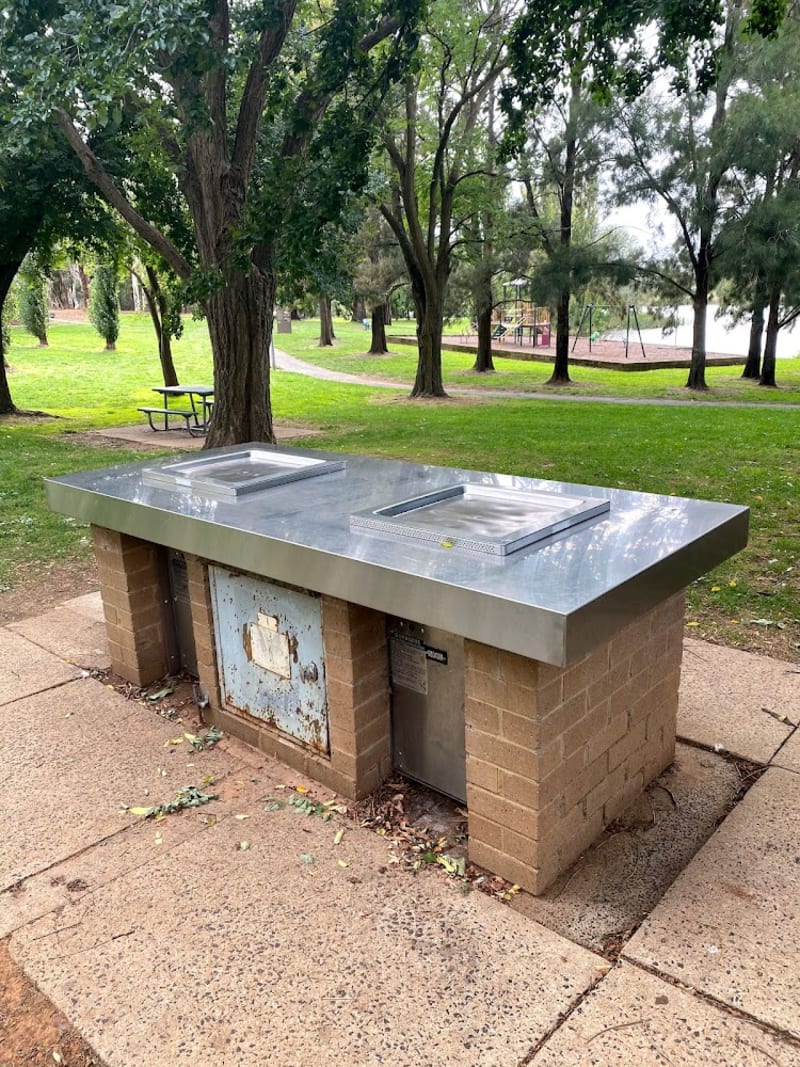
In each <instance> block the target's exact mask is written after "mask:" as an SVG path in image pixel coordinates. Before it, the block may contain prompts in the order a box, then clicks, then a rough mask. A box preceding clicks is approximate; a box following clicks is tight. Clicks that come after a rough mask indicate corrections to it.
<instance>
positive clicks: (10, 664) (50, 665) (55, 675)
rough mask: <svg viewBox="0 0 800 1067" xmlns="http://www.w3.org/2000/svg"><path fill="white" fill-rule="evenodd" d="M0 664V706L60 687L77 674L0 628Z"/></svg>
mask: <svg viewBox="0 0 800 1067" xmlns="http://www.w3.org/2000/svg"><path fill="white" fill-rule="evenodd" d="M0 663H2V664H3V670H2V672H0V707H2V705H4V704H9V703H11V701H13V700H19V699H20V698H21V697H27V696H30V695H31V694H32V693H41V692H42V691H44V690H46V689H52V688H53V686H56V685H63V683H64V682H69V681H71V680H72V679H73V678H76V677H78V675H79V673H80V672H79V671H78V670H77V668H75V667H74V666H72V664H69V663H64V661H63V660H61V659H59V658H58V656H54V655H53V654H52V653H51V652H46V651H45V650H44V649H43V648H40V647H39V646H38V645H35V644H33V643H32V642H31V641H28V640H27V638H25V637H22V636H21V635H20V634H15V633H11V631H10V630H8V629H5V628H0ZM3 721H4V713H3V712H2V711H0V722H3Z"/></svg>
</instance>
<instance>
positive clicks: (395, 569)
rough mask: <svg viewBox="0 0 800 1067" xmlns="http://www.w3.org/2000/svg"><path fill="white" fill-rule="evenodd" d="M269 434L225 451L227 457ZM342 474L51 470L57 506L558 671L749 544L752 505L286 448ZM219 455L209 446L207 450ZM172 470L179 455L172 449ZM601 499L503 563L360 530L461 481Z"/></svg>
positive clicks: (51, 495) (49, 485)
mask: <svg viewBox="0 0 800 1067" xmlns="http://www.w3.org/2000/svg"><path fill="white" fill-rule="evenodd" d="M264 447H269V446H264V445H262V444H258V445H256V444H252V445H240V446H237V447H236V448H226V449H217V450H215V454H219V455H224V454H226V453H229V452H234V451H239V450H241V449H243V448H260V449H263V448H264ZM277 451H280V452H286V453H290V454H292V455H304V456H309V455H313V456H319V457H321V458H326V459H342V458H344V459H345V460H346V466H345V469H344V470H341V471H338V472H334V473H330V474H324V475H320V476H319V477H316V478H309V479H307V480H303V481H298V482H294V483H291V484H288V485H279V486H275V487H274V488H270V489H266V490H264V491H263V492H259V493H253V494H248V495H247V496H246V497H240V498H238V499H236V498H227V499H220V498H216V499H215V498H213V497H211V496H208V495H203V494H201V493H198V492H193V493H191V494H190V493H189V492H188V491H187V490H185V489H171V488H162V487H157V486H151V485H145V484H144V482H143V480H142V469H143V468H144V467H151V468H152V467H153V466H155V465H157V461H156V463H154V461H153V460H149V461H146V462H143V463H137V464H133V465H129V466H121V467H110V468H106V469H104V470H95V471H86V472H82V473H78V474H70V475H64V476H62V477H58V478H48V479H46V480H45V481H46V491H47V499H48V503H49V505H50V507H51V508H52V509H53V510H54V511H57V512H61V513H62V514H65V515H70V516H73V517H75V518H78V519H81V520H83V521H85V522H90V523H93V524H94V525H96V526H104V527H107V528H109V529H112V530H119V531H121V532H123V533H127V534H131V535H132V536H134V537H139V538H141V539H143V540H146V541H152V542H155V543H157V544H160V545H167V546H170V547H172V548H177V549H180V550H182V551H184V552H192V553H195V554H197V555H199V556H202V557H204V558H206V559H209V560H213V561H214V562H217V563H222V564H226V565H228V566H230V567H233V568H237V569H240V570H243V571H251V572H253V573H255V574H260V575H264V576H265V577H268V578H273V579H276V580H278V581H283V582H288V583H291V584H293V585H297V586H300V587H302V588H305V589H311V590H314V591H316V592H320V593H327V594H329V595H330V596H335V597H340V598H342V599H344V600H350V601H352V602H354V603H357V604H364V605H366V606H368V607H372V608H376V609H378V610H380V611H384V612H386V613H387V614H393V615H399V616H402V617H404V618H408V619H412V620H414V621H416V622H421V623H426V624H428V625H429V626H438V627H441V628H442V629H445V630H449V631H451V632H453V633H457V634H461V635H463V636H464V637H469V638H473V639H475V640H477V641H482V642H484V643H486V644H489V645H494V646H496V647H498V648H503V649H507V650H509V651H511V652H517V653H519V654H521V655H524V656H530V657H531V658H533V659H538V660H542V661H544V662H545V663H552V664H555V665H558V666H564V665H566V664H568V663H570V662H573V661H574V660H575V659H577V658H579V657H580V656H581V655H583V654H584V653H585V652H588V651H589V650H591V649H592V648H593V647H594V646H595V645H597V644H599V643H600V642H601V641H605V640H608V638H609V637H611V636H612V635H613V634H614V633H615V632H616V631H617V630H619V629H621V628H622V627H623V626H625V625H626V624H627V623H628V622H630V621H631V620H632V619H634V618H635V617H636V616H637V615H640V614H642V613H643V612H645V611H647V610H649V609H650V608H652V607H654V606H655V605H656V604H658V603H659V602H660V601H662V600H663V599H665V598H666V597H668V596H670V595H671V594H673V593H676V592H678V591H679V590H681V589H683V588H685V587H686V586H687V585H688V584H689V583H690V582H692V581H694V579H696V578H698V577H700V575H702V574H705V573H707V572H708V571H709V570H711V568H713V567H715V566H716V565H717V564H718V563H721V562H722V561H723V560H725V559H727V558H728V557H730V556H732V555H734V554H735V553H736V552H738V551H739V550H740V549H741V548H743V547H744V546H745V544H746V543H747V528H748V519H749V509H748V508H745V507H740V506H737V505H733V504H723V503H716V502H713V501H703V500H690V499H685V498H682V497H672V496H656V495H653V494H648V493H636V492H629V491H627V490H623V489H610V488H602V487H597V486H585V485H578V484H574V483H571V482H548V481H544V480H543V479H539V478H523V477H517V476H515V475H506V474H490V473H481V472H477V471H467V470H461V469H454V468H448V467H434V466H429V465H425V464H416V463H406V462H401V461H395V460H381V459H371V458H368V457H364V456H346V457H343V456H342V455H339V454H332V453H325V452H311V451H309V450H307V449H302V450H301V449H285V448H278V449H277ZM210 454H211V453H210V452H206V453H204V455H210ZM162 462H163V463H164V464H167V463H174V462H175V457H171V458H169V459H165V460H163V461H162ZM456 480H457V481H464V482H469V483H471V484H476V485H484V486H497V487H505V488H511V489H533V490H539V491H547V490H550V491H558V492H564V493H571V494H577V495H579V496H585V497H607V498H609V499H610V501H611V509H610V511H609V512H607V513H606V514H604V515H599V516H597V517H596V518H593V519H590V520H588V522H586V523H584V524H582V525H580V526H577V527H572V528H571V529H569V530H567V531H564V532H563V533H560V534H555V535H554V536H552V537H550V538H547V539H546V540H544V541H540V542H538V543H537V544H534V545H531V546H530V547H529V548H525V549H522V550H520V551H518V552H515V553H514V554H513V555H510V556H505V557H499V556H487V555H480V554H476V553H471V552H467V551H463V550H459V549H458V548H446V547H442V546H440V545H437V544H431V543H425V542H420V541H416V542H415V541H403V540H401V539H400V538H398V537H396V536H394V535H391V534H382V533H377V532H369V531H366V530H354V529H351V527H350V516H351V514H353V513H355V512H363V511H364V510H366V509H370V508H380V507H383V506H385V505H387V504H391V503H392V502H394V501H400V500H406V499H409V498H411V497H414V496H418V495H419V494H421V493H423V492H428V491H430V490H434V489H437V488H440V487H444V486H447V485H450V484H452V482H453V481H456Z"/></svg>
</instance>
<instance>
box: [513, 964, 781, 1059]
mask: <svg viewBox="0 0 800 1067" xmlns="http://www.w3.org/2000/svg"><path fill="white" fill-rule="evenodd" d="M798 1063H800V1048H798V1046H797V1045H796V1044H794V1043H793V1042H790V1041H787V1040H786V1039H785V1038H783V1037H781V1036H778V1035H776V1034H771V1033H766V1032H764V1031H763V1030H762V1029H760V1028H759V1027H757V1026H754V1025H753V1024H752V1023H750V1022H746V1021H744V1020H742V1019H738V1018H736V1016H734V1015H731V1014H729V1013H727V1012H725V1011H723V1010H722V1009H720V1008H718V1007H717V1006H716V1005H713V1004H709V1003H707V1002H705V1001H703V1000H701V999H700V998H698V997H696V996H693V995H692V994H691V993H689V992H686V991H685V990H683V989H681V988H679V987H676V986H674V985H672V984H670V983H668V982H664V981H662V980H661V979H660V978H657V977H654V976H653V975H650V974H647V973H646V972H644V971H642V970H640V969H639V968H637V967H632V966H630V965H627V964H624V963H623V964H622V965H620V966H618V967H616V968H615V969H614V970H613V971H612V972H611V973H610V974H609V975H608V977H607V978H605V979H604V980H603V981H602V983H601V984H600V985H599V986H598V987H597V988H596V989H595V990H593V992H591V993H590V994H589V996H588V997H587V998H586V999H585V1000H584V1001H583V1002H582V1003H581V1005H580V1007H579V1008H578V1009H577V1011H575V1012H574V1013H573V1014H572V1015H571V1016H570V1017H569V1018H568V1019H567V1020H566V1022H565V1023H564V1024H563V1026H561V1027H560V1028H559V1030H558V1031H557V1032H556V1034H554V1036H553V1037H551V1038H550V1039H549V1040H548V1041H547V1042H546V1043H545V1044H544V1045H543V1046H542V1048H541V1049H540V1050H539V1052H538V1053H537V1054H536V1055H535V1056H534V1058H533V1059H532V1060H531V1063H530V1067H610V1065H619V1067H628V1065H634V1064H635V1065H636V1067H671V1065H673V1064H686V1065H687V1067H688V1065H695V1064H697V1065H699V1064H713V1065H714V1067H722V1065H725V1067H769V1065H770V1064H773V1065H774V1064H777V1065H778V1067H796V1065H797V1064H798Z"/></svg>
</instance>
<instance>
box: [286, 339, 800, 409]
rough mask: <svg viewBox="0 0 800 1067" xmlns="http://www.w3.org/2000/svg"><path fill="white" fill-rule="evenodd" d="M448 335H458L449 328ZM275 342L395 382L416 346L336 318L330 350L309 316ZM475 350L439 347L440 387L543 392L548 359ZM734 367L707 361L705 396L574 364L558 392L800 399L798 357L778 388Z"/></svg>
mask: <svg viewBox="0 0 800 1067" xmlns="http://www.w3.org/2000/svg"><path fill="white" fill-rule="evenodd" d="M387 333H388V334H389V335H392V334H395V335H397V336H401V335H413V333H414V324H413V322H408V321H407V320H399V321H398V322H396V323H395V324H394V325H393V326H391V327H389V329H388V330H387ZM453 340H455V341H458V340H460V335H459V334H457V333H456V334H455V335H454V336H453ZM275 341H276V344H277V345H278V347H279V348H282V349H283V350H284V351H286V352H288V353H290V354H291V355H293V356H296V357H297V358H298V359H303V360H306V361H307V362H309V363H314V364H315V365H316V366H319V367H325V368H327V369H328V370H336V371H343V372H344V373H347V374H358V375H364V376H367V377H370V378H380V379H385V380H387V381H394V382H398V383H399V384H401V385H403V386H408V387H409V388H410V386H411V383H412V382H413V381H414V375H415V373H416V366H417V351H416V348H415V347H413V346H410V345H402V344H390V345H389V348H390V350H391V353H390V355H388V356H369V355H367V354H366V351H365V350H366V349H367V348H368V347H369V341H370V334H369V333H368V332H367V331H366V330H364V328H363V326H359V325H358V323H350V322H337V323H336V343H335V345H334V347H333V348H320V347H319V321H318V320H316V319H309V320H304V321H302V322H293V323H292V332H291V334H281V335H280V336H276V338H275ZM474 362H475V357H474V355H470V354H468V353H464V352H449V351H444V352H443V353H442V367H443V375H444V381H445V388H450V389H472V390H474V391H475V392H476V394H480V393H481V392H485V391H487V390H491V391H492V392H496V391H503V392H534V393H543V392H545V393H546V392H547V391H548V388H550V389H551V388H552V387H548V386H547V385H546V382H547V379H548V378H549V377H550V373H551V370H552V367H551V364H550V363H534V362H532V361H530V360H518V359H506V358H501V357H497V358H495V361H494V362H495V368H496V370H495V373H494V374H488V375H483V374H476V373H475V372H474V371H473V370H472V365H473V363H474ZM741 373H742V368H741V367H708V368H707V370H706V380H707V382H708V385H709V386H710V390H709V392H708V393H707V394H703V395H702V396H698V395H697V394H694V393H691V392H689V391H688V390H687V389H686V388H685V383H686V375H687V372H686V370H685V369H682V368H672V369H669V370H650V371H619V370H605V369H602V368H598V367H582V366H578V365H573V366H572V367H571V368H570V376H571V378H572V379H573V384H572V385H571V386H559V387H558V392H559V394H560V395H585V396H593V397H594V396H609V397H621V398H637V397H638V398H643V399H668V400H686V401H697V400H714V401H723V400H727V401H731V400H732V401H739V402H742V401H744V402H746V403H756V404H762V403H781V404H800V357H797V358H795V359H782V360H779V361H778V370H777V379H778V385H779V387H778V389H764V388H762V387H761V386H759V385H758V384H756V383H754V382H752V381H749V380H745V379H743V378H742V377H741Z"/></svg>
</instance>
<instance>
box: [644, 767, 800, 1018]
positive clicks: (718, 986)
mask: <svg viewBox="0 0 800 1067" xmlns="http://www.w3.org/2000/svg"><path fill="white" fill-rule="evenodd" d="M798 810H800V776H798V775H796V774H793V773H790V772H788V771H784V770H780V769H778V768H770V769H769V770H767V771H766V773H765V774H764V775H763V777H762V778H761V779H760V780H759V781H758V782H757V783H756V784H755V785H754V786H753V788H752V789H751V790H750V792H749V793H748V794H747V796H746V797H745V798H744V800H743V801H742V802H741V804H740V805H739V806H738V807H737V808H736V809H735V810H734V811H733V812H732V813H731V814H730V815H729V816H728V818H727V819H726V820H725V822H724V823H723V824H722V826H721V827H720V828H719V829H718V830H717V832H716V833H715V834H714V836H713V837H712V838H711V839H710V840H709V841H708V842H707V843H706V845H705V846H704V847H703V848H702V849H701V850H700V852H699V853H698V854H697V855H696V856H695V858H694V859H693V860H692V862H691V863H690V864H689V866H688V867H687V868H686V870H685V871H684V872H683V873H682V874H681V875H680V876H679V877H678V879H677V880H676V881H675V883H674V884H673V886H672V887H671V889H670V890H669V891H668V892H667V894H666V895H665V896H664V898H663V899H662V901H661V903H660V904H659V905H658V906H657V907H656V908H655V910H654V911H653V912H652V913H651V915H650V916H649V917H648V918H647V919H646V920H645V922H644V923H643V924H642V926H641V927H640V929H639V931H638V932H637V933H636V934H635V935H634V936H633V938H632V939H631V940H630V941H629V942H628V944H627V946H626V948H625V951H624V955H625V957H626V958H628V959H632V960H637V961H639V962H640V963H643V964H645V965H646V966H647V967H652V968H655V969H657V970H658V971H660V972H662V973H664V974H667V975H670V976H672V977H673V978H675V979H677V980H679V981H681V982H685V983H687V984H689V985H691V986H692V987H694V988H695V989H697V990H700V991H701V992H703V993H706V994H708V995H709V996H712V997H714V998H715V999H716V1000H719V1001H721V1002H723V1003H725V1004H729V1005H731V1007H733V1008H736V1009H737V1010H741V1011H744V1012H747V1014H749V1015H751V1016H753V1017H755V1018H757V1019H759V1020H760V1021H762V1022H765V1023H768V1024H769V1025H771V1026H774V1027H776V1028H777V1029H780V1030H785V1031H786V1032H788V1033H790V1034H794V1035H795V1036H796V1037H798V1038H800V1010H799V1009H798V1004H800V945H799V944H798V942H797V930H798V927H800V842H799V841H798V834H797V826H798V821H797V811H798Z"/></svg>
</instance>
